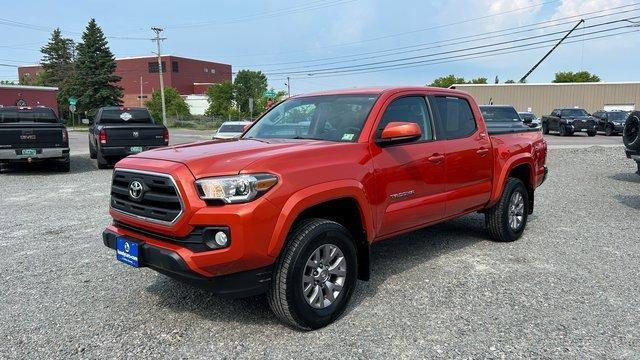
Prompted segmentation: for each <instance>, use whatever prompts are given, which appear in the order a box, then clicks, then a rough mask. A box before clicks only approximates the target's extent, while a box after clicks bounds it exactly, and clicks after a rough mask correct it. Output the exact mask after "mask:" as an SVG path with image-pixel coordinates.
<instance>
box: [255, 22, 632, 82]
mask: <svg viewBox="0 0 640 360" xmlns="http://www.w3.org/2000/svg"><path fill="white" fill-rule="evenodd" d="M635 18H637V17H635ZM635 18H632V19H635ZM622 21H626V19H623V20H616V21H611V22H607V23H602V24H597V25H591V26H588V27H586V28H594V27H599V26H604V25H610V24H613V23H617V22H622ZM629 26H630V25H625V26H622V27H620V28H624V27H629ZM615 29H617V28H615ZM615 29H613V30H615ZM611 30H612V29H606V30H603V31H611ZM558 33H565V32H564V31H562V32H556V33H550V34H546V35H541V36H531V37H526V38H522V39H517V40H508V41H501V42H498V43H492V44H483V45H478V46H473V47H468V48H463V49H457V50H450V51H442V52H437V53H431V54H424V55H418V56H410V57H403V58H397V59H391V60H384V61H376V62H368V63H363V64H356V65H348V66H335V67H329V68H316V69H306V70H301V71H286V72H282V71H278V72H267V73H269V74H274V75H300V74H321V73H324V72H331V71H340V70H346V69H353V68H360V67H367V66H374V65H382V64H391V63H396V62H402V61H408V60H416V59H422V58H427V57H433V56H438V55H446V54H453V53H459V52H464V51H470V50H477V49H483V48H486V47H494V46H499V45H505V44H510V43H514V42H521V41H527V40H532V39H535V38H539V37H546V36H551V35H557V34H558ZM592 33H593V32H592ZM592 33H588V34H592ZM557 40H559V39H551V40H545V41H542V42H538V43H543V42H549V41H557ZM534 44H535V43H534Z"/></svg>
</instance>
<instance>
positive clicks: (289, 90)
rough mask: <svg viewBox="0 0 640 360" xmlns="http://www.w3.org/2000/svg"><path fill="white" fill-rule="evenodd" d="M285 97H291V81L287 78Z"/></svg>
mask: <svg viewBox="0 0 640 360" xmlns="http://www.w3.org/2000/svg"><path fill="white" fill-rule="evenodd" d="M285 85H287V97H291V79H290V78H289V77H288V76H287V83H286V84H285Z"/></svg>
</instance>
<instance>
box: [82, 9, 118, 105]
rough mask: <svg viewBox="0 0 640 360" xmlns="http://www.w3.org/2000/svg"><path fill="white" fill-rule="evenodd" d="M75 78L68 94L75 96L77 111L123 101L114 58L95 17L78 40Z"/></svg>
mask: <svg viewBox="0 0 640 360" xmlns="http://www.w3.org/2000/svg"><path fill="white" fill-rule="evenodd" d="M77 50H78V53H77V58H76V66H75V68H76V78H75V81H74V84H73V87H72V89H71V91H70V95H75V96H77V97H78V111H79V112H84V111H89V110H92V109H95V108H98V107H101V106H109V105H120V104H122V88H121V87H120V86H118V85H117V83H118V82H119V81H120V80H121V78H120V76H117V75H115V71H116V62H115V57H114V56H113V53H112V52H111V50H110V49H109V45H108V43H107V39H106V38H105V36H104V33H103V32H102V29H100V27H99V26H98V24H97V23H96V21H95V19H91V20H90V21H89V24H88V25H87V28H86V29H85V31H84V32H83V33H82V43H80V44H78V48H77Z"/></svg>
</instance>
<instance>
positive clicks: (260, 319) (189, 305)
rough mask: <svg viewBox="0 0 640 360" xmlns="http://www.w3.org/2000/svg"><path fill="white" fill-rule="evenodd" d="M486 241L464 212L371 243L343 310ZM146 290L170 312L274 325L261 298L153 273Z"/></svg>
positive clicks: (476, 220) (480, 225)
mask: <svg viewBox="0 0 640 360" xmlns="http://www.w3.org/2000/svg"><path fill="white" fill-rule="evenodd" d="M486 239H487V233H486V231H485V227H484V217H482V216H480V215H470V216H466V217H463V218H460V219H456V220H452V221H449V222H446V223H443V224H438V225H435V226H432V227H429V228H426V229H422V230H418V231H414V232H412V233H409V234H406V235H403V236H399V237H395V238H392V239H389V240H386V241H384V242H381V243H379V244H377V245H374V246H373V248H372V254H371V256H372V259H371V260H372V271H371V280H370V281H368V282H362V281H359V282H358V285H357V288H356V291H355V293H354V296H353V298H352V301H351V304H350V305H349V307H348V308H347V310H346V312H347V313H348V312H350V311H351V310H352V309H354V308H356V307H357V306H359V305H360V303H362V302H363V301H364V300H366V299H367V298H370V297H374V296H376V294H377V293H378V289H379V287H380V285H382V284H383V283H384V282H385V280H386V279H388V278H389V277H391V276H394V275H398V274H402V273H403V272H406V271H409V270H411V269H412V268H414V267H416V266H419V265H421V264H424V263H426V262H429V261H430V260H432V259H434V258H437V257H439V256H443V255H445V254H447V253H449V252H451V251H457V250H460V249H462V248H464V247H466V246H469V245H472V244H474V243H476V242H479V241H483V240H486ZM147 291H149V292H151V293H153V294H155V295H156V296H157V297H158V299H159V304H158V305H160V306H163V307H166V308H169V309H171V310H172V311H176V312H190V313H197V314H198V315H199V316H200V317H202V318H204V319H206V320H211V321H221V322H229V323H237V322H240V323H243V324H258V323H259V324H262V325H265V324H269V323H277V320H276V318H275V316H274V315H273V314H272V313H271V311H270V309H269V305H268V303H267V301H266V298H265V297H264V296H258V297H252V298H245V299H226V298H220V297H217V296H215V295H212V294H210V293H208V292H207V291H206V290H201V289H198V288H194V287H192V286H190V285H186V284H183V283H180V282H178V281H176V280H172V279H170V278H168V277H165V276H158V278H157V280H156V282H155V283H153V284H152V285H150V286H148V287H147Z"/></svg>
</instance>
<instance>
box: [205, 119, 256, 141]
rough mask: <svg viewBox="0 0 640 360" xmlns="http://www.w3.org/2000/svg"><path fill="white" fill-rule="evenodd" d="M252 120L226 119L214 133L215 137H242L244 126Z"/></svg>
mask: <svg viewBox="0 0 640 360" xmlns="http://www.w3.org/2000/svg"><path fill="white" fill-rule="evenodd" d="M251 124H252V122H251V121H225V122H223V123H222V125H220V128H219V129H218V131H216V133H215V134H214V135H213V138H214V139H233V138H237V137H240V135H242V133H243V132H244V128H245V127H246V126H248V125H251Z"/></svg>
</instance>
